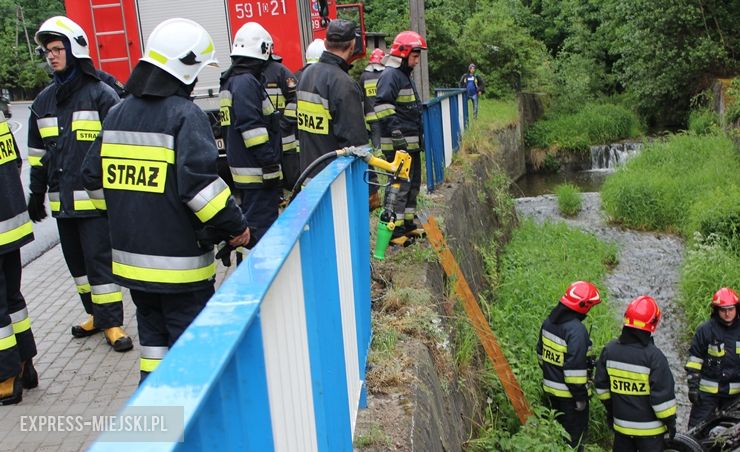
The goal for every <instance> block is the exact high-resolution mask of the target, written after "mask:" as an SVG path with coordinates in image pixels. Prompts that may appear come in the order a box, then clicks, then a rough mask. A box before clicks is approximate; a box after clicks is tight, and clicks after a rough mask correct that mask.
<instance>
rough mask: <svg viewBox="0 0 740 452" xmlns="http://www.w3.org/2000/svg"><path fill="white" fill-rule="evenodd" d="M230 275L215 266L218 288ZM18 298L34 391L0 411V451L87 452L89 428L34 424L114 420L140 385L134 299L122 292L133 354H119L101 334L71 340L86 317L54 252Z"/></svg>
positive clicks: (32, 269)
mask: <svg viewBox="0 0 740 452" xmlns="http://www.w3.org/2000/svg"><path fill="white" fill-rule="evenodd" d="M233 268H234V267H231V268H229V269H226V268H225V267H223V266H221V264H220V263H219V266H218V271H217V285H218V284H219V283H220V281H221V280H222V279H223V278H224V277H225V275H228V274H229V272H230V271H232V269H233ZM227 270H229V271H227ZM21 290H22V292H23V295H24V297H25V298H26V302H27V303H28V310H29V316H30V318H31V328H32V329H33V333H34V337H35V339H36V345H37V347H38V355H37V356H36V358H34V365H35V367H36V370H38V373H39V387H38V388H36V389H31V390H27V391H24V392H23V401H22V402H21V403H20V404H19V405H15V406H5V407H0V451H78V450H85V449H87V448H88V447H89V446H90V444H91V443H92V442H93V441H94V440H95V438H96V437H97V436H98V435H99V432H94V431H92V426H91V425H83V426H82V428H78V427H79V426H78V425H75V424H72V425H65V424H63V425H61V426H60V427H62V428H56V429H52V428H51V427H50V426H48V427H45V428H44V429H42V431H33V430H34V428H35V427H36V430H39V429H38V428H37V427H39V425H38V420H39V419H38V418H32V416H35V415H42V414H43V415H56V416H81V417H80V418H73V419H74V421H73V422H77V421H78V420H79V422H83V423H84V422H85V421H88V422H89V421H91V419H92V416H98V415H114V414H116V413H117V412H118V411H119V410H120V409H121V407H123V406H124V405H125V403H126V401H127V400H128V399H129V397H130V396H131V395H132V394H133V393H134V391H135V390H136V387H137V384H138V381H139V338H138V331H137V328H136V319H135V308H134V305H133V303H132V301H131V296H130V294H129V292H128V290H126V289H124V290H123V302H124V328H125V329H126V332H128V333H129V335H131V338H132V339H133V341H134V349H133V350H131V351H128V352H126V353H117V352H115V351H113V349H112V348H111V347H110V346H109V345H108V344H106V342H105V337H104V336H103V334H102V333H99V334H96V335H94V336H91V337H88V338H84V339H76V338H74V337H72V335H71V334H70V328H71V327H72V325H75V324H78V323H79V322H81V321H82V320H84V319H86V318H87V314H85V312H84V309H83V308H82V303H81V302H80V299H79V296H78V295H77V291H76V289H75V285H74V282H73V280H72V277H71V276H70V274H69V271H68V270H67V265H66V264H65V262H64V257H63V256H62V250H61V247H60V246H59V245H57V246H55V247H54V248H52V249H51V250H49V251H48V252H46V253H45V254H43V255H42V256H41V257H39V258H38V259H36V260H35V261H33V262H31V263H30V264H28V265H27V266H26V267H24V268H23V282H22V286H21ZM61 419H62V420H63V421H65V422H67V421H69V420H70V419H71V418H61ZM50 430H56V431H50Z"/></svg>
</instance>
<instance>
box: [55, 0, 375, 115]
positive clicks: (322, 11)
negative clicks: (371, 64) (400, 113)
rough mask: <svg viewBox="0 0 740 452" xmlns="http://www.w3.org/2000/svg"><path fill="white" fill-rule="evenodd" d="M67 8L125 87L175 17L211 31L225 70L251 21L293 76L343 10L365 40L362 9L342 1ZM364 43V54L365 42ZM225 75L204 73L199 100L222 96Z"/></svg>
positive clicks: (104, 0)
mask: <svg viewBox="0 0 740 452" xmlns="http://www.w3.org/2000/svg"><path fill="white" fill-rule="evenodd" d="M65 6H66V10H67V16H68V17H69V18H70V19H72V20H74V21H75V22H77V23H78V24H80V26H81V27H82V28H83V29H84V30H85V31H86V32H87V35H88V39H89V40H90V41H91V46H90V53H91V55H92V58H93V61H95V63H96V65H97V66H98V67H99V68H100V69H102V70H104V71H105V72H108V73H110V74H113V75H114V76H115V77H116V78H117V79H118V80H120V81H121V82H124V83H125V82H126V80H128V77H129V75H130V74H131V70H132V69H133V68H134V66H135V65H136V63H137V62H138V61H139V58H141V54H142V50H143V48H144V44H145V43H146V39H147V38H148V37H149V34H150V33H151V32H152V30H153V29H154V27H156V26H157V24H159V23H160V22H162V21H163V20H165V19H168V18H171V17H184V18H188V19H192V20H194V21H196V22H198V23H199V24H201V25H202V26H203V27H205V28H206V30H208V32H209V33H210V34H211V37H212V38H213V40H214V44H215V46H216V51H217V57H218V61H219V63H220V66H221V71H223V70H226V68H228V66H229V62H230V58H229V53H230V49H231V43H232V39H233V36H234V34H235V33H236V31H237V30H238V29H239V27H241V26H242V25H243V24H245V23H246V22H250V21H253V22H259V23H260V24H261V25H262V26H263V27H265V29H266V30H267V31H268V32H269V33H270V34H271V35H272V38H273V40H274V42H275V53H276V54H278V55H280V56H282V57H283V64H285V65H286V66H287V67H288V68H289V69H291V70H292V71H297V70H298V69H300V68H301V67H302V66H303V64H304V54H305V49H306V47H307V46H308V45H309V44H310V43H311V41H313V39H314V38H323V36H324V35H325V34H326V26H327V24H328V22H329V20H331V19H334V18H336V17H337V10H338V9H339V10H340V12H344V13H342V16H343V17H344V16H346V17H350V18H352V19H354V20H355V21H357V22H358V24H359V25H360V26H361V28H362V34H363V35H364V24H363V23H362V21H363V17H362V4H354V5H339V6H338V5H337V4H336V0H118V1H116V0H65ZM363 38H364V36H363ZM362 44H363V46H362V47H363V48H362V51H363V53H364V39H362ZM219 72H220V71H218V70H210V69H205V70H203V72H201V75H200V76H199V78H198V84H197V85H196V86H195V89H194V91H193V94H194V95H195V96H196V98H206V97H218V89H219V76H220V73H219ZM209 94H210V95H211V96H209ZM214 95H215V96H214ZM200 103H201V102H199V104H200ZM201 106H202V107H203V108H204V109H209V107H211V106H210V105H201ZM212 108H216V109H217V108H218V106H217V105H215V104H214V105H213V107H212Z"/></svg>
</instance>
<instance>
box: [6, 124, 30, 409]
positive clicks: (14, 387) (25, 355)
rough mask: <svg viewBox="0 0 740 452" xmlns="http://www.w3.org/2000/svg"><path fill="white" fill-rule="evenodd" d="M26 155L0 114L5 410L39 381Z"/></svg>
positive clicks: (18, 400)
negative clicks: (31, 311) (28, 262)
mask: <svg viewBox="0 0 740 452" xmlns="http://www.w3.org/2000/svg"><path fill="white" fill-rule="evenodd" d="M21 163H22V160H21V155H20V153H19V152H18V146H17V145H16V142H15V138H14V137H13V134H12V133H11V132H10V128H8V121H7V120H6V119H5V116H3V113H2V112H0V193H2V195H1V196H2V200H1V201H0V405H10V404H15V403H18V402H20V401H21V398H22V396H23V388H26V389H31V388H35V387H36V386H38V384H39V377H38V374H37V373H36V369H34V367H33V361H32V359H31V358H33V357H34V356H36V342H35V341H34V340H33V332H32V331H31V321H30V319H29V318H28V309H27V308H26V301H25V300H24V299H23V295H22V294H21V251H20V250H21V247H22V246H23V245H25V244H26V243H28V242H30V241H31V240H33V231H32V228H31V220H30V219H29V218H28V212H27V211H26V200H25V198H24V196H23V186H22V185H21V179H20V169H21Z"/></svg>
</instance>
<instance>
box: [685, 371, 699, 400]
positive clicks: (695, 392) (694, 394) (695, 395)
mask: <svg viewBox="0 0 740 452" xmlns="http://www.w3.org/2000/svg"><path fill="white" fill-rule="evenodd" d="M688 386H689V402H691V404H692V405H695V404H696V402H698V401H699V375H697V374H694V373H690V374H689V378H688Z"/></svg>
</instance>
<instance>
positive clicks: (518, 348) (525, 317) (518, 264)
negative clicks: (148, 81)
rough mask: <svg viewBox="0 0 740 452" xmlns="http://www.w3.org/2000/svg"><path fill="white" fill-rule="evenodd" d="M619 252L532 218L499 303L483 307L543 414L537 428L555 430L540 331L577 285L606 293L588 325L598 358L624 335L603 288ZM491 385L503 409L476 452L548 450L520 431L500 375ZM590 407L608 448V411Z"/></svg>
mask: <svg viewBox="0 0 740 452" xmlns="http://www.w3.org/2000/svg"><path fill="white" fill-rule="evenodd" d="M616 252H617V250H616V246H615V245H613V244H607V243H604V242H602V241H600V240H599V239H597V238H596V237H595V236H594V235H591V234H588V233H584V232H581V231H579V230H576V229H572V228H569V227H568V226H566V225H565V224H563V223H545V224H544V225H537V224H535V223H534V222H532V221H531V220H525V221H523V222H522V224H521V226H520V227H519V228H518V229H517V230H516V231H515V232H514V235H513V238H512V240H511V242H510V243H509V244H508V245H507V247H506V248H505V250H504V252H503V254H502V257H501V261H500V263H499V264H498V265H497V266H496V267H497V268H498V278H499V281H500V284H499V286H498V287H496V288H495V289H494V294H495V300H494V299H493V296H491V297H489V298H491V301H489V302H484V304H483V307H484V310H485V311H486V313H487V315H488V316H489V319H490V321H491V323H492V326H493V330H494V332H495V334H496V336H497V337H498V339H499V341H500V342H501V344H502V346H503V348H504V350H505V352H506V357H507V359H508V360H509V363H510V364H511V366H512V368H513V370H514V373H515V374H516V375H517V378H518V380H519V383H520V384H521V386H522V388H523V390H524V393H525V395H526V397H527V399H528V400H529V403H530V404H531V405H532V406H533V408H534V410H535V412H537V413H539V417H538V419H537V420H535V423H536V424H535V426H537V425H539V426H541V428H543V429H546V430H547V431H550V432H552V428H553V426H552V425H551V423H549V422H548V416H547V412H546V411H543V410H542V409H541V406H542V403H541V398H542V389H541V385H542V372H541V370H540V368H539V364H538V363H537V354H536V350H535V345H536V343H537V338H538V336H539V328H540V326H541V325H542V322H543V321H544V319H545V317H547V315H548V314H549V313H550V311H551V310H552V308H553V307H554V306H555V305H556V304H557V303H558V300H559V299H560V297H561V296H562V295H563V293H564V292H565V289H566V287H567V286H568V285H569V284H570V283H572V282H573V281H576V280H588V281H592V282H594V283H595V284H596V285H597V286H599V287H600V288H601V289H602V296H603V299H604V300H605V301H604V303H602V304H601V305H600V306H597V307H596V308H594V309H593V310H592V311H591V313H590V314H589V316H588V318H587V320H586V321H585V324H586V327H587V328H590V330H591V339H592V341H593V343H594V347H593V351H594V354H595V355H596V356H598V353H599V351H600V349H601V347H602V346H603V345H604V344H605V343H606V342H608V341H609V340H611V339H612V338H613V337H614V336H615V335H616V334H617V333H618V331H619V324H618V322H617V320H616V319H617V315H616V314H615V313H614V312H613V310H612V309H611V308H610V307H609V302H608V297H607V296H606V294H605V293H604V292H605V291H604V286H603V284H602V283H601V279H602V277H603V276H604V274H605V273H606V272H607V271H608V269H609V268H610V267H612V266H613V265H614V264H615V263H616ZM489 267H490V265H489ZM487 380H488V383H489V384H490V387H491V392H490V397H491V400H492V403H495V405H496V407H497V409H496V410H491V411H492V415H491V416H488V418H487V423H486V425H485V426H484V427H483V431H482V433H481V436H480V437H479V438H478V439H477V440H475V441H473V442H472V443H471V445H472V446H473V448H474V449H475V450H485V449H486V448H489V447H494V446H495V447H494V449H496V448H500V447H504V446H505V445H506V444H516V445H517V447H521V446H522V445H525V444H529V445H530V446H532V447H533V449H532V450H541V449H537V447H536V446H541V445H542V444H541V443H538V441H539V440H538V439H537V438H539V436H538V435H535V434H533V432H532V431H531V429H530V428H527V429H522V430H521V431H519V432H518V433H515V432H517V429H518V423H517V418H516V416H515V415H514V413H513V409H512V408H511V406H510V404H509V402H508V401H507V400H506V398H505V396H504V395H503V391H501V387H500V383H499V382H498V380H496V379H495V378H493V372H491V377H490V378H488V379H487ZM591 408H592V415H591V419H592V422H591V427H590V434H589V436H590V438H591V441H592V442H597V443H603V442H604V441H607V437H610V434H609V433H610V432H608V431H607V430H606V427H605V422H604V412H603V408H602V407H601V404H600V403H598V402H597V401H596V400H595V399H594V401H593V403H592V405H591ZM547 437H548V438H550V440H549V441H550V443H549V444H548V447H550V446H551V447H550V448H548V449H547V450H561V449H562V448H563V447H564V443H562V442H559V440H558V437H557V435H547ZM527 438H530V439H529V440H527ZM502 441H505V442H502ZM527 441H529V442H527ZM477 448H480V449H477ZM489 450H490V449H489Z"/></svg>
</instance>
